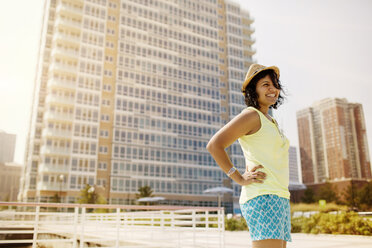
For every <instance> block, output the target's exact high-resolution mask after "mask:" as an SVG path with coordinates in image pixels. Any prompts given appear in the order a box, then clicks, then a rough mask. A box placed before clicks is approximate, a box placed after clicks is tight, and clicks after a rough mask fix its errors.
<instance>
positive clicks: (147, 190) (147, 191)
mask: <svg viewBox="0 0 372 248" xmlns="http://www.w3.org/2000/svg"><path fill="white" fill-rule="evenodd" d="M138 192H139V194H138V193H136V199H140V198H144V197H153V196H154V195H153V191H152V189H151V187H150V186H147V185H146V186H142V187H139V188H138ZM139 204H140V205H142V204H145V203H144V202H140V203H139Z"/></svg>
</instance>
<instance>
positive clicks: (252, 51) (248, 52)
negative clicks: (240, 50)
mask: <svg viewBox="0 0 372 248" xmlns="http://www.w3.org/2000/svg"><path fill="white" fill-rule="evenodd" d="M255 54H256V49H253V48H247V49H246V50H244V55H245V56H246V55H247V56H253V55H255Z"/></svg>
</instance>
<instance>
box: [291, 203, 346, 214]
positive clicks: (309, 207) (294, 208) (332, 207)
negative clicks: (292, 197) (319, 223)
mask: <svg viewBox="0 0 372 248" xmlns="http://www.w3.org/2000/svg"><path fill="white" fill-rule="evenodd" d="M347 209H348V207H347V206H345V205H337V204H336V203H332V202H331V203H327V204H326V205H325V206H324V207H321V206H319V204H318V203H312V204H306V203H298V204H291V213H293V212H308V211H319V212H325V213H327V212H332V211H346V210H347Z"/></svg>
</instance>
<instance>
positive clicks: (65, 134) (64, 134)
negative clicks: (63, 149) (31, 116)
mask: <svg viewBox="0 0 372 248" xmlns="http://www.w3.org/2000/svg"><path fill="white" fill-rule="evenodd" d="M42 136H43V138H45V137H58V138H70V137H71V136H72V131H62V130H58V129H52V128H45V129H43V132H42Z"/></svg>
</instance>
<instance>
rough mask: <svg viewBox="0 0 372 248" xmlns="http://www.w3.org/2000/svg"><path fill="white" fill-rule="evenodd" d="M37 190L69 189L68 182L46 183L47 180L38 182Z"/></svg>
mask: <svg viewBox="0 0 372 248" xmlns="http://www.w3.org/2000/svg"><path fill="white" fill-rule="evenodd" d="M37 190H50V191H60V190H61V191H66V190H68V188H67V185H66V183H59V182H54V183H45V182H38V183H37Z"/></svg>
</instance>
